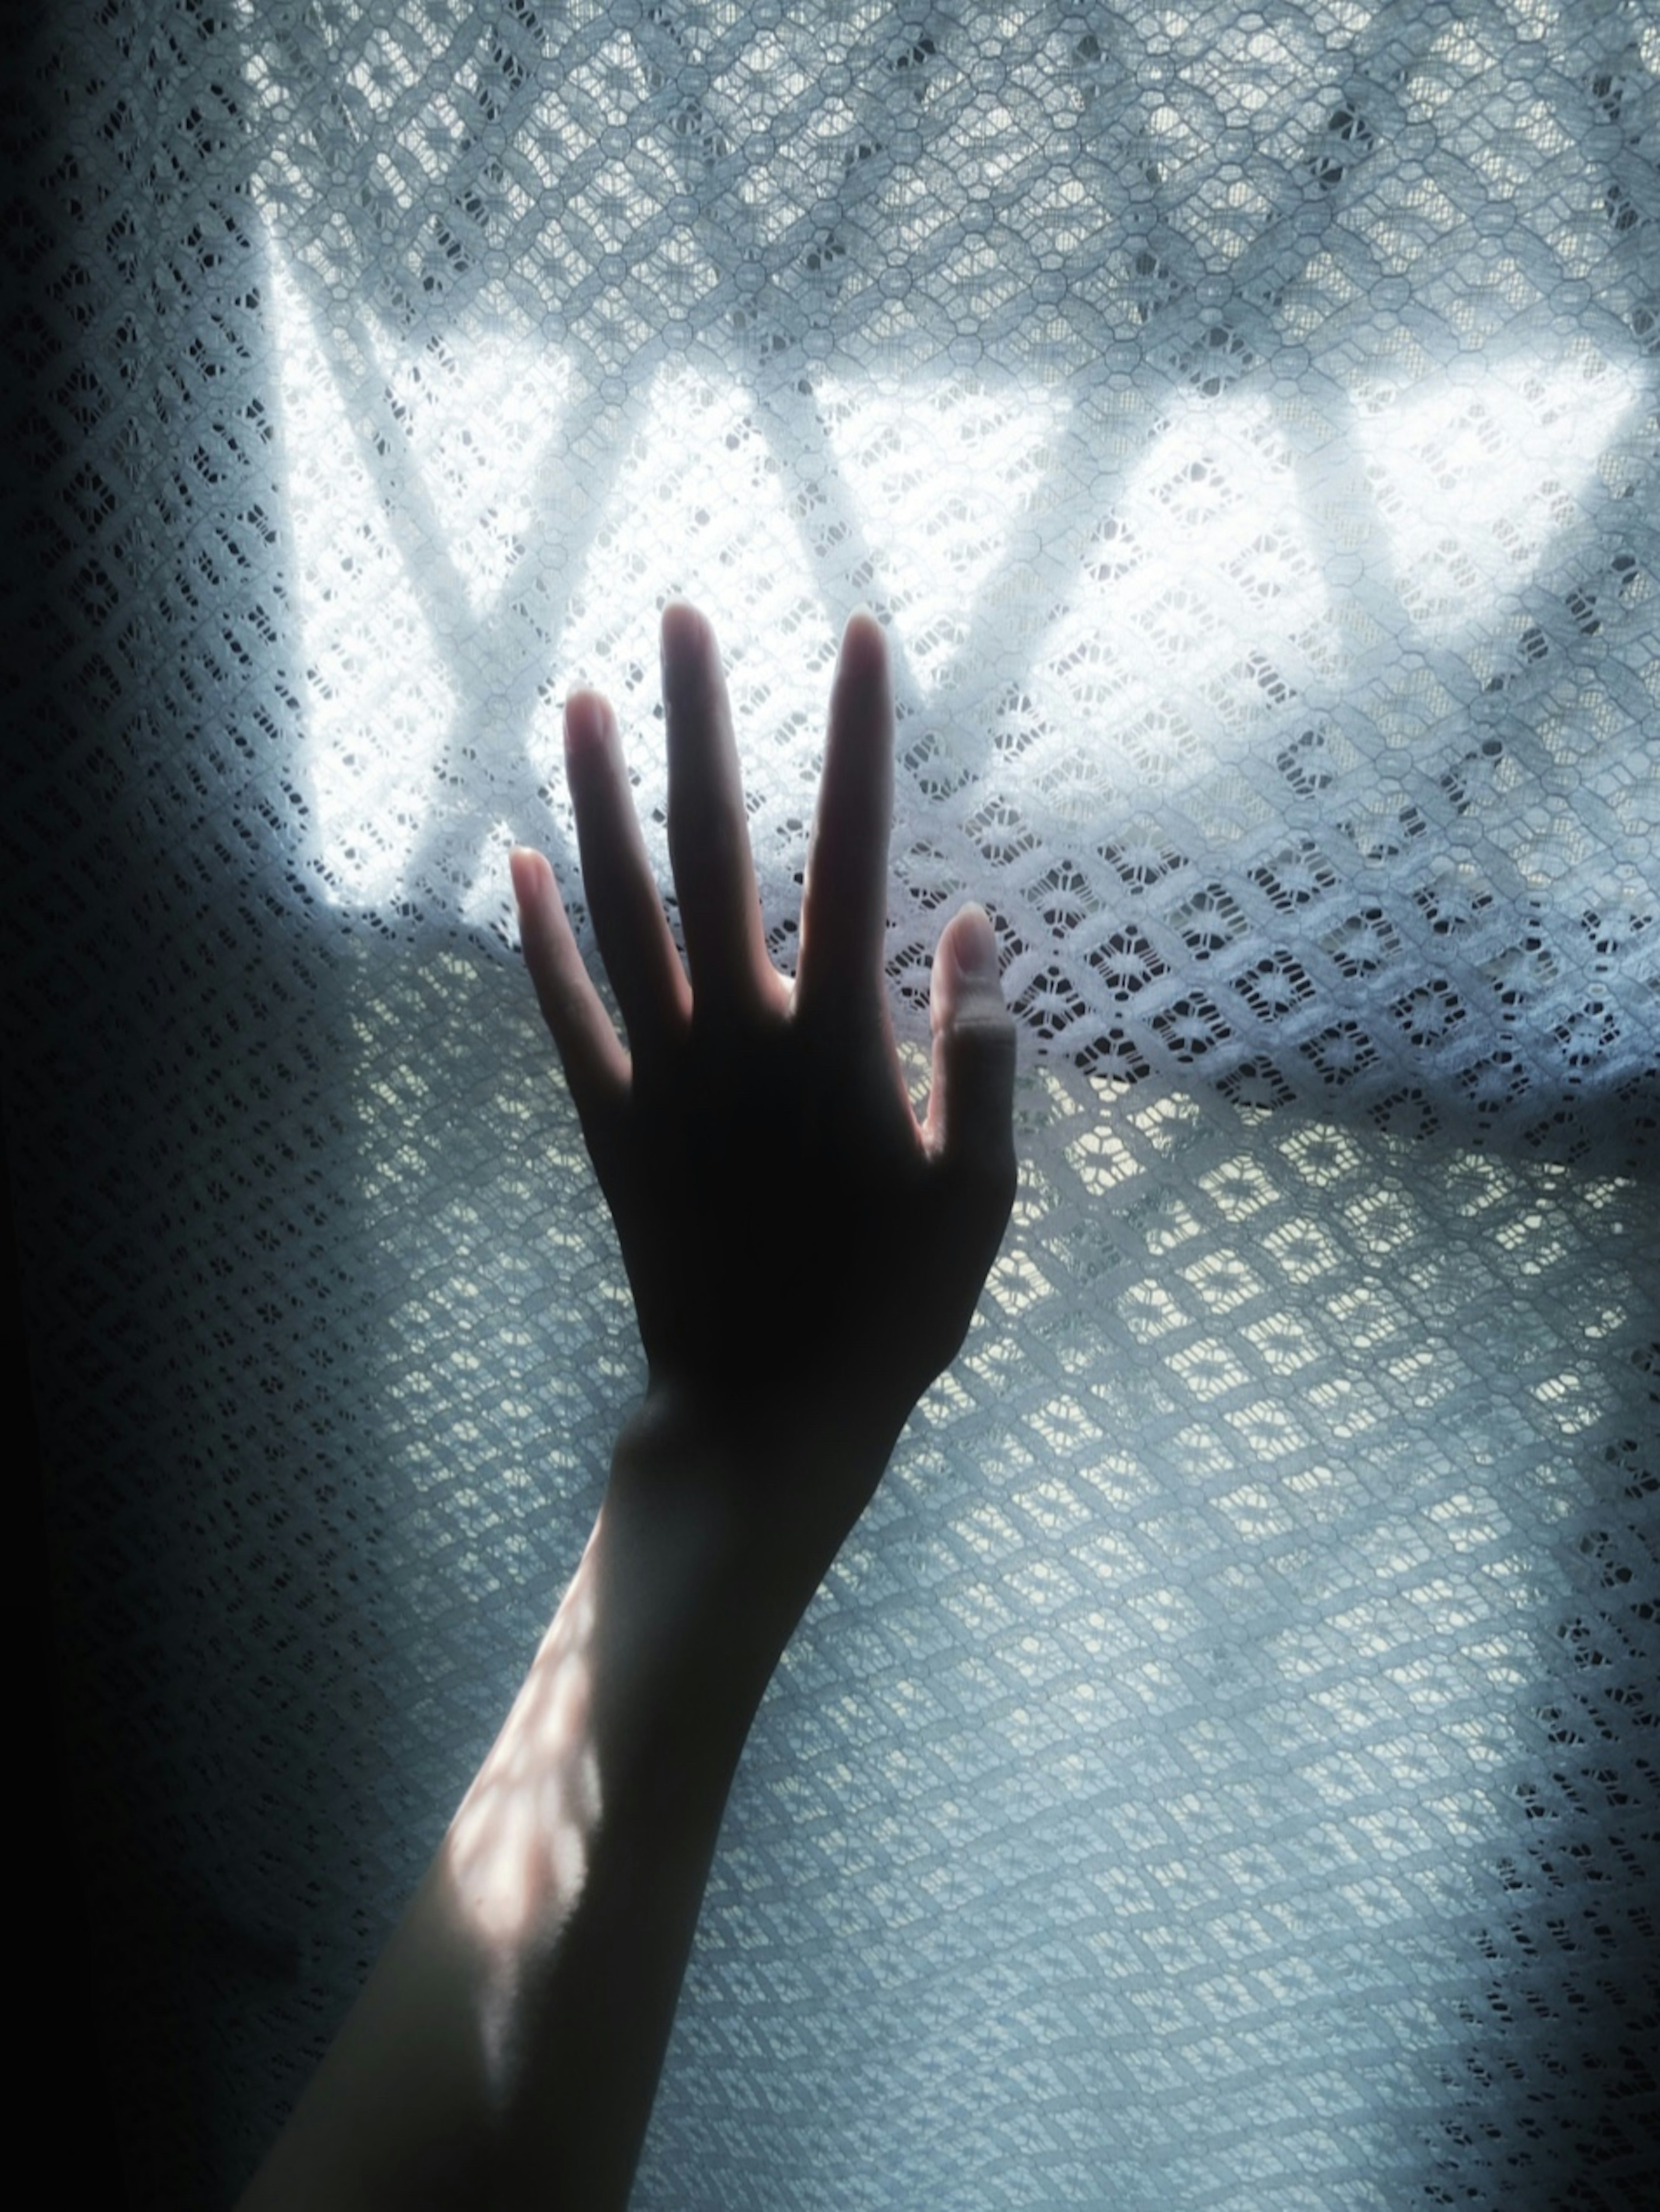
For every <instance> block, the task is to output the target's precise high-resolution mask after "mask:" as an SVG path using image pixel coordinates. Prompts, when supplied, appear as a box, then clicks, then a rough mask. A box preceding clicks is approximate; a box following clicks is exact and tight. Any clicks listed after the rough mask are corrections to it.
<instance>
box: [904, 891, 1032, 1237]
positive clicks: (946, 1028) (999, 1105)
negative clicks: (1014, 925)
mask: <svg viewBox="0 0 1660 2212" xmlns="http://www.w3.org/2000/svg"><path fill="white" fill-rule="evenodd" d="M929 1006H930V1013H931V1018H932V1023H933V1086H932V1090H931V1092H930V1096H929V1099H928V1119H927V1128H926V1130H925V1132H924V1136H925V1139H926V1142H927V1149H928V1151H929V1152H930V1153H931V1154H932V1155H933V1158H936V1159H938V1160H939V1161H940V1162H941V1163H942V1164H944V1165H946V1167H948V1168H951V1169H952V1170H964V1171H966V1172H967V1173H969V1174H970V1175H971V1176H973V1177H974V1178H975V1180H976V1181H979V1180H981V1179H982V1178H983V1179H984V1180H985V1181H986V1182H988V1184H989V1185H991V1186H993V1187H994V1188H996V1189H998V1190H1000V1191H1001V1193H1002V1194H1003V1212H1004V1214H1005V1216H1006V1214H1007V1212H1008V1208H1009V1206H1011V1205H1012V1203H1013V1200H1014V1185H1015V1160H1014V1018H1013V1017H1012V1015H1011V1014H1010V1012H1009V1011H1008V1009H1007V1007H1006V1006H1005V1005H1004V1004H1003V990H1002V985H1001V984H1000V981H999V980H998V974H997V934H996V932H995V931H994V929H993V927H992V926H991V921H990V919H989V917H988V915H987V913H986V910H985V908H983V907H980V906H965V907H964V908H963V910H962V912H961V913H960V914H958V915H955V916H954V917H953V919H952V921H950V922H949V923H948V924H947V926H946V928H945V929H944V930H943V931H942V932H941V933H940V938H939V949H938V951H936V952H935V953H934V956H933V982H932V985H931V987H930V991H929Z"/></svg>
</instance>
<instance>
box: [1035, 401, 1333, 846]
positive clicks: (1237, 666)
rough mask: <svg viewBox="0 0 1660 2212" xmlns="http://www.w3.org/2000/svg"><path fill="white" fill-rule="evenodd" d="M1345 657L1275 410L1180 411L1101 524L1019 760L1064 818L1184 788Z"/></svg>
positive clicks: (1091, 816)
mask: <svg viewBox="0 0 1660 2212" xmlns="http://www.w3.org/2000/svg"><path fill="white" fill-rule="evenodd" d="M1339 659H1341V647H1340V645H1339V641H1338V640H1337V637H1336V634H1335V624H1334V623H1333V620H1332V611H1331V605H1330V600H1329V596H1328V593H1327V589H1326V586H1325V582H1324V580H1323V576H1322V574H1321V573H1320V569H1319V567H1318V565H1317V563H1316V560H1315V558H1314V556H1313V554H1312V553H1311V551H1310V547H1309V544H1308V538H1307V530H1306V526H1305V524H1304V520H1303V516H1302V512H1301V507H1300V502H1299V499H1298V487H1297V483H1296V478H1295V476H1294V473H1293V467H1292V452H1291V448H1290V445H1289V441H1287V438H1286V434H1285V432H1284V430H1283V429H1282V428H1281V427H1280V424H1279V422H1277V420H1276V418H1275V416H1274V411H1273V409H1272V408H1271V406H1270V404H1269V403H1268V400H1267V399H1266V398H1257V397H1250V398H1234V399H1227V400H1222V401H1219V402H1214V403H1212V404H1203V403H1201V402H1197V401H1195V402H1194V403H1192V404H1189V405H1185V406H1183V407H1182V408H1181V409H1180V410H1178V411H1177V415H1176V416H1175V418H1174V419H1173V420H1172V421H1171V422H1170V423H1169V424H1168V425H1167V427H1166V428H1164V431H1163V432H1162V434H1161V435H1159V436H1158V438H1157V439H1156V440H1155V441H1154V442H1153V444H1152V447H1151V449H1150V451H1149V452H1148V453H1147V455H1146V459H1144V460H1143V462H1142V463H1141V465H1140V467H1139V468H1138V469H1137V470H1136V471H1135V472H1134V475H1133V476H1132V477H1131V478H1130V480H1129V482H1128V484H1127V485H1126V486H1125V489H1124V491H1123V493H1122V496H1121V498H1120V499H1119V500H1118V501H1117V502H1116V505H1115V507H1113V509H1112V511H1111V512H1110V513H1109V514H1108V515H1106V516H1105V517H1104V518H1103V520H1102V521H1101V522H1100V524H1099V525H1098V527H1097V529H1096V531H1095V532H1094V536H1093V538H1092V540H1091V544H1090V546H1089V550H1088V553H1087V556H1086V558H1085V568H1084V572H1083V574H1082V576H1081V578H1080V579H1079V584H1078V586H1077V587H1076V588H1075V590H1074V592H1073V598H1072V600H1071V603H1070V605H1068V606H1067V610H1066V611H1065V612H1064V613H1063V614H1062V615H1061V617H1060V618H1059V620H1058V621H1057V622H1056V623H1055V625H1054V626H1053V628H1052V629H1050V631H1049V634H1048V635H1047V636H1046V637H1045V638H1044V639H1043V642H1042V644H1041V645H1040V647H1039V648H1038V651H1037V655H1036V658H1035V661H1034V665H1033V670H1032V674H1031V679H1030V682H1029V684H1028V687H1027V690H1026V695H1025V697H1024V698H1023V700H1022V701H1021V702H1020V705H1019V707H1018V709H1016V710H1015V711H1016V714H1017V715H1018V721H1019V725H1020V726H1019V727H1018V729H1017V730H1014V731H1012V732H1011V733H1010V734H1011V737H1012V750H1017V751H1019V752H1022V753H1027V752H1029V753H1030V754H1031V761H1030V768H1031V771H1032V772H1034V773H1036V774H1037V775H1038V776H1039V777H1040V779H1041V780H1042V781H1043V786H1044V788H1045V793H1046V796H1047V797H1048V798H1049V799H1050V801H1051V802H1052V803H1053V804H1054V805H1055V806H1056V807H1057V808H1058V809H1059V810H1060V811H1061V814H1062V815H1063V816H1066V817H1076V818H1078V819H1080V820H1084V819H1088V820H1091V821H1094V820H1098V819H1100V818H1101V816H1102V814H1103V812H1104V811H1105V810H1109V809H1110V808H1111V807H1112V806H1113V805H1115V804H1116V803H1117V802H1119V801H1122V800H1123V799H1128V798H1130V797H1131V796H1133V795H1141V794H1145V793H1148V792H1150V791H1155V790H1158V789H1161V788H1165V787H1170V786H1171V785H1177V784H1181V783H1183V782H1186V781H1189V780H1190V778H1191V777H1192V776H1194V775H1196V774H1198V773H1200V772H1201V770H1202V769H1205V768H1207V767H1208V766H1209V765H1210V763H1211V762H1212V761H1213V759H1214V758H1215V757H1216V754H1217V751H1218V750H1219V746H1220V745H1221V744H1223V743H1224V742H1225V741H1226V739H1227V738H1229V737H1230V735H1232V736H1235V737H1237V738H1244V737H1247V736H1248V735H1249V734H1250V732H1251V731H1252V730H1253V729H1254V728H1256V726H1258V725H1259V724H1260V723H1261V722H1262V720H1264V719H1265V718H1267V717H1270V716H1273V715H1275V714H1278V713H1279V712H1280V710H1281V709H1282V708H1284V706H1285V705H1286V702H1287V701H1288V700H1289V699H1290V698H1291V697H1292V696H1293V694H1294V693H1295V692H1296V691H1298V690H1299V689H1300V688H1301V686H1302V684H1304V681H1305V680H1306V679H1307V678H1308V677H1309V675H1310V673H1311V672H1314V671H1319V672H1322V673H1323V672H1325V671H1329V669H1330V668H1331V667H1332V666H1333V665H1335V663H1336V662H1337V661H1338V660H1339Z"/></svg>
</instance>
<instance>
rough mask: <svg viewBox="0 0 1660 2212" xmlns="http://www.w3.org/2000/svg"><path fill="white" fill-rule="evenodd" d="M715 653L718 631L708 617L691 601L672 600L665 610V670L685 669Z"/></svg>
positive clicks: (663, 640)
mask: <svg viewBox="0 0 1660 2212" xmlns="http://www.w3.org/2000/svg"><path fill="white" fill-rule="evenodd" d="M713 652H714V625H713V624H712V623H711V622H710V621H709V618H708V616H707V615H706V614H704V613H703V612H702V611H701V610H700V609H699V608H697V607H695V606H693V605H692V603H691V601H690V599H671V600H669V601H668V603H667V605H666V606H665V607H664V609H663V625H662V653H663V665H664V667H665V668H670V667H680V666H683V665H684V664H685V663H686V662H687V661H688V660H690V659H695V658H696V657H697V656H698V655H700V654H705V653H713Z"/></svg>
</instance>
